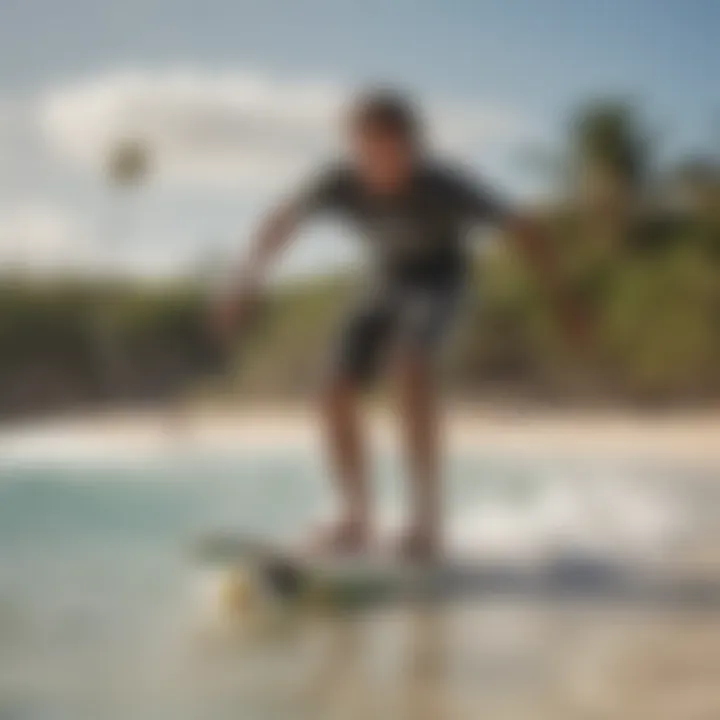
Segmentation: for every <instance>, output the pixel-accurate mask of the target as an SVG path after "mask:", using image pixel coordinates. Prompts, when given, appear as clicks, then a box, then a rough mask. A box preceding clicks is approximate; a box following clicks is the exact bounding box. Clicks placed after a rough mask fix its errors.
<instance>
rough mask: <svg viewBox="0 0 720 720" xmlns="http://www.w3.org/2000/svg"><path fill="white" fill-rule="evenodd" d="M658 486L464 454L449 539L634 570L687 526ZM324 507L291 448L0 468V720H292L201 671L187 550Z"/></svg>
mask: <svg viewBox="0 0 720 720" xmlns="http://www.w3.org/2000/svg"><path fill="white" fill-rule="evenodd" d="M376 477H377V483H378V496H379V498H380V500H379V504H380V505H382V506H383V508H385V509H386V510H389V512H388V513H387V514H388V515H389V516H392V515H393V514H394V513H393V512H392V510H393V508H395V507H396V506H398V504H399V502H400V500H401V497H402V495H401V485H400V483H399V482H398V479H399V477H400V471H399V468H398V466H397V463H396V461H394V460H393V459H392V458H384V459H381V460H380V461H379V462H378V466H377V472H376ZM673 479H675V480H677V479H678V470H677V469H675V470H673V469H671V468H654V467H652V466H649V465H647V464H643V463H634V464H633V463H629V462H627V461H625V462H624V463H614V464H611V463H608V462H607V460H604V461H602V462H600V461H596V462H591V461H583V462H579V461H573V462H562V461H560V460H555V461H548V460H544V461H542V462H540V461H533V460H532V458H517V457H515V458H513V457H494V456H493V455H492V454H489V453H487V452H485V453H465V454H464V455H462V456H457V457H454V458H452V459H451V462H450V463H449V467H448V473H447V495H448V514H449V516H450V517H451V521H450V525H451V530H452V534H453V535H454V536H455V537H456V539H457V541H458V543H461V544H464V545H465V546H468V545H469V546H472V544H473V543H475V544H476V545H478V546H482V547H483V548H486V549H487V548H490V549H493V550H494V551H497V552H501V553H513V552H515V553H526V552H528V551H529V550H533V551H537V550H538V548H540V549H541V548H542V546H543V543H545V544H547V545H548V546H552V547H555V548H556V547H558V545H561V544H563V543H566V544H580V545H582V544H583V543H585V545H586V546H588V547H589V546H592V547H593V548H594V549H595V550H597V551H603V552H608V553H609V552H613V550H614V549H617V548H614V547H613V545H612V542H611V541H613V540H617V539H618V538H620V540H621V543H620V545H621V546H622V550H623V552H624V553H632V552H637V553H639V554H640V555H642V556H645V555H647V554H651V553H652V552H655V551H656V550H657V549H658V548H660V549H662V547H663V545H664V544H665V543H667V542H669V541H670V540H672V539H673V538H675V536H676V535H678V534H681V533H682V532H683V530H684V528H685V527H686V526H687V522H688V516H687V515H684V514H683V512H684V511H683V508H682V503H679V502H678V497H679V496H678V495H677V490H676V489H674V488H675V486H676V485H677V483H675V484H673V482H672V481H673ZM683 482H684V483H685V485H687V482H688V481H687V478H683ZM685 485H682V486H683V487H684V486H685ZM569 488H574V490H573V491H572V492H570V490H569ZM586 488H594V490H593V491H592V492H590V491H587V492H586ZM648 488H651V490H649V489H648ZM581 491H582V492H581ZM598 491H601V492H600V495H598ZM683 492H684V491H683ZM593 493H594V494H593ZM603 493H604V495H603ZM599 497H600V498H601V497H605V501H604V502H605V505H604V507H605V508H606V510H605V515H604V516H603V518H601V519H600V520H597V519H592V511H594V510H596V509H597V506H598V503H600V502H601V500H599V499H598V498H599ZM327 498H328V488H327V484H326V481H325V474H324V471H323V466H322V463H321V462H320V460H319V459H318V458H317V457H316V455H315V454H313V453H312V452H310V451H309V450H304V449H300V448H298V449H288V450H285V451H283V450H280V451H273V452H270V451H262V452H260V451H256V452H253V451H252V450H249V449H247V448H246V449H243V450H235V451H233V450H227V451H223V452H220V451H217V450H215V451H213V452H202V451H199V450H198V451H193V450H192V449H191V448H175V449H166V450H163V451H158V452H157V453H150V454H147V453H145V454H144V455H143V456H138V457H137V458H133V452H132V449H131V448H129V449H128V452H127V455H126V456H125V455H123V456H120V457H118V456H117V455H116V456H115V457H107V458H103V457H102V456H101V454H100V455H98V454H97V453H95V454H91V455H89V457H85V458H83V457H46V458H45V459H41V458H38V457H34V456H29V455H28V456H25V457H17V456H15V457H6V458H4V459H3V460H2V462H0V718H2V720H6V719H7V720H13V719H14V718H18V719H24V718H31V719H33V720H45V719H46V718H47V719H48V720H63V719H64V718H73V719H74V720H75V719H77V718H92V719H93V720H94V719H102V718H133V719H135V720H142V719H144V718H148V719H152V720H159V719H160V718H165V717H168V718H174V719H175V720H182V719H183V718H195V717H198V718H199V717H203V718H209V717H235V718H240V717H242V718H245V717H247V718H250V720H254V718H265V717H267V718H271V717H300V714H299V709H298V706H297V704H294V705H293V703H292V702H288V704H286V706H284V707H283V706H282V703H280V704H279V705H278V706H276V707H274V709H273V708H269V707H268V703H267V701H268V699H269V698H274V699H275V700H279V698H278V693H280V695H282V691H281V690H279V689H278V688H279V686H278V685H277V683H276V682H275V681H273V683H271V685H270V687H271V688H272V689H271V690H267V691H266V692H264V693H263V692H259V691H258V687H260V685H259V684H258V680H257V677H256V676H253V678H255V679H253V680H252V681H248V683H249V685H248V683H244V682H241V680H240V678H241V676H242V677H245V675H243V672H244V670H243V668H245V669H247V668H248V667H249V666H248V665H247V663H245V661H244V660H239V659H238V658H237V657H236V656H233V659H232V660H228V659H227V657H225V659H224V660H221V661H220V662H218V658H217V656H212V658H211V657H210V656H208V654H207V648H206V647H205V645H204V644H203V642H201V641H198V637H200V636H201V634H199V631H198V626H199V624H200V623H199V620H200V618H199V616H198V607H197V602H196V600H197V592H196V591H197V587H196V581H197V577H196V573H195V570H194V568H193V566H192V563H191V562H190V560H189V553H188V552H187V549H188V548H189V547H190V545H191V544H192V540H193V538H195V537H197V536H198V535H200V534H203V533H205V532H207V531H209V530H212V529H216V528H243V529H245V530H249V531H257V532H259V533H263V534H268V535H271V536H278V537H280V536H283V535H288V534H294V533H297V532H299V531H301V529H302V528H303V527H305V526H306V525H307V524H308V523H310V522H311V521H312V520H313V518H315V517H316V516H317V514H318V513H319V512H320V511H321V510H322V509H323V507H325V505H326V503H327ZM593 498H594V499H593ZM612 507H615V510H614V511H613V512H614V515H613V518H612V522H615V523H616V525H617V530H615V529H612V530H609V529H608V528H610V525H608V523H609V522H610V520H608V515H607V513H608V512H610V511H609V510H608V509H607V508H612ZM622 533H624V535H623V534H622ZM211 655H212V653H211ZM288 657H290V655H288V654H287V653H284V652H283V653H280V654H279V655H278V657H276V658H275V659H274V660H273V661H272V663H271V664H272V670H268V667H269V666H268V667H265V671H264V677H265V679H266V680H268V678H277V677H278V676H279V673H280V671H279V670H278V667H277V662H278V658H281V659H282V658H285V659H287V658H288ZM213 658H214V659H213ZM255 658H256V662H257V648H256V653H255ZM243 663H245V664H243ZM268 663H270V661H268ZM298 663H299V664H298V665H297V667H300V666H301V665H302V662H301V661H298ZM229 669H232V673H234V674H231V677H230V679H228V677H227V673H228V672H229V671H230V670H229ZM255 670H256V671H257V667H256V668H255ZM245 679H246V680H247V678H245ZM219 688H222V689H219ZM253 688H254V690H255V693H254V694H253V692H251V690H252V689H253ZM258 693H259V694H258ZM288 698H289V696H288ZM286 699H287V698H286ZM288 705H289V706H288ZM293 707H294V712H293Z"/></svg>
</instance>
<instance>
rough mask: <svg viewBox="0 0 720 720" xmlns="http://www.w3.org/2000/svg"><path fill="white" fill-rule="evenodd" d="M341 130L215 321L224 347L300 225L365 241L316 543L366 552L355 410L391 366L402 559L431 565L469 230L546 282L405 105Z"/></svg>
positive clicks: (368, 107) (386, 94) (476, 187)
mask: <svg viewBox="0 0 720 720" xmlns="http://www.w3.org/2000/svg"><path fill="white" fill-rule="evenodd" d="M345 122H346V128H345V129H346V138H347V153H346V155H347V157H346V159H344V160H342V161H338V162H336V163H333V164H332V165H330V166H327V167H324V168H322V169H321V171H320V172H318V173H317V174H315V175H313V176H312V178H311V179H309V180H308V181H307V182H306V183H305V184H304V186H303V187H301V188H300V189H299V191H298V192H297V193H296V194H295V195H294V196H293V197H291V198H290V199H288V200H286V201H284V202H282V203H280V204H279V206H278V207H277V208H275V209H274V210H273V211H272V212H271V213H270V214H269V215H268V217H267V218H266V220H265V221H264V222H263V223H262V225H261V227H260V229H259V232H258V234H257V237H256V238H255V241H254V242H253V243H252V245H251V249H250V252H249V254H248V256H247V258H246V260H245V262H244V264H243V266H242V269H241V272H240V273H239V275H238V276H237V277H236V279H235V281H234V283H233V288H232V291H231V292H230V293H228V295H227V296H226V297H225V298H224V300H223V301H222V302H221V303H220V304H219V306H218V308H217V312H216V314H215V321H216V323H217V326H218V329H219V330H220V331H221V332H222V333H224V334H225V335H226V336H227V334H229V333H231V332H233V331H235V330H236V329H237V327H238V326H239V325H241V324H242V322H243V320H245V319H247V317H248V316H249V314H250V311H251V310H252V308H253V306H254V305H255V302H256V300H257V298H258V296H259V294H260V292H261V290H262V286H263V280H264V278H265V277H266V274H267V271H268V269H269V267H270V265H271V263H272V261H273V260H274V259H275V258H276V257H277V255H278V253H279V252H280V251H281V250H282V249H283V248H284V247H285V246H287V244H288V242H289V241H290V239H291V238H292V237H293V235H294V233H295V231H296V230H297V228H298V226H299V225H300V224H301V223H302V222H303V221H305V220H307V219H308V218H310V217H311V216H314V215H317V214H319V213H335V214H337V215H339V216H340V217H341V218H342V219H343V220H345V221H347V222H348V223H349V224H351V226H352V227H353V228H354V229H356V230H357V231H358V233H359V234H360V235H361V236H363V237H364V239H365V246H366V248H367V251H368V253H369V254H370V256H371V259H372V263H371V267H372V271H371V272H370V273H369V276H368V279H367V283H366V285H365V292H364V294H363V295H362V297H361V299H360V301H359V302H358V303H357V304H356V305H355V307H354V308H353V309H352V311H351V312H350V313H349V314H348V316H347V318H346V320H345V323H344V325H343V326H342V329H341V331H340V333H339V336H338V338H337V342H336V344H335V346H334V349H333V353H332V362H331V367H330V369H329V371H328V373H327V375H326V381H325V384H324V391H323V396H322V416H323V420H324V427H325V431H326V436H327V443H328V450H329V455H330V460H331V463H332V466H333V470H334V473H335V478H336V487H337V491H338V494H339V498H340V501H341V514H340V517H339V518H338V519H337V521H336V522H335V523H333V524H332V526H330V527H328V528H326V529H325V530H324V531H323V533H322V538H321V543H322V544H323V545H324V546H325V547H327V548H329V549H331V550H333V551H338V552H360V551H362V550H363V549H365V548H366V547H367V546H368V543H369V542H370V540H371V536H372V532H371V524H372V522H371V512H370V498H369V489H368V478H367V473H368V467H367V466H368V463H367V456H366V452H365V450H364V446H363V442H362V433H361V426H360V422H359V417H358V409H359V408H358V405H359V400H360V396H361V394H362V391H363V389H364V388H365V387H366V386H367V385H368V383H370V382H371V381H372V380H373V379H374V378H375V377H376V376H377V374H378V373H379V372H380V371H381V370H383V369H386V368H388V367H392V368H393V370H394V377H395V379H396V380H397V383H396V388H397V397H398V408H399V418H400V422H401V425H402V429H403V436H404V440H405V444H406V451H407V463H408V470H409V476H410V483H411V498H412V507H411V512H410V517H411V522H410V524H409V527H408V528H407V529H406V531H405V533H404V534H403V536H402V537H401V538H400V540H399V546H400V550H401V552H403V553H404V554H407V555H409V556H412V557H416V558H426V557H432V556H433V555H434V554H435V553H437V551H438V550H439V548H440V543H441V498H440V495H441V492H440V491H441V489H440V477H439V458H440V447H439V445H440V442H439V436H440V434H439V432H438V424H439V408H438V397H437V386H436V379H437V365H438V360H439V359H440V355H441V352H442V349H443V347H444V345H445V344H446V341H447V339H448V337H449V336H450V334H451V330H452V328H453V326H454V325H455V323H456V320H457V318H458V315H459V310H460V307H461V302H462V299H463V293H464V289H465V287H466V284H467V281H468V280H469V274H470V269H471V262H470V256H469V254H468V251H467V249H466V243H465V239H466V236H467V234H468V231H469V230H470V229H471V228H472V227H473V226H474V225H477V224H488V223H489V224H493V225H499V226H502V229H503V231H504V233H505V236H506V237H508V238H512V239H513V244H514V246H515V247H516V248H517V249H518V250H519V251H520V252H521V253H522V254H523V255H524V256H525V257H526V259H527V260H528V261H529V262H530V264H531V266H532V267H533V268H534V269H535V270H537V271H538V272H539V273H540V274H541V277H542V278H543V279H544V280H545V281H546V284H547V287H548V288H549V289H550V290H551V291H553V292H557V289H556V288H557V283H555V282H554V276H553V263H552V259H551V257H550V256H549V254H548V253H547V252H546V248H545V246H544V244H543V243H542V241H541V237H540V235H539V234H538V232H537V230H536V228H535V226H534V224H533V223H532V222H531V221H530V220H529V219H527V218H522V217H520V216H519V215H517V214H516V213H515V212H513V210H512V209H511V208H510V207H509V206H508V205H507V204H506V203H505V202H504V201H503V200H501V199H499V197H498V195H497V194H496V193H495V192H494V191H493V190H491V189H490V188H489V187H488V186H486V185H485V184H484V183H480V182H479V181H477V180H470V179H468V177H467V176H466V175H465V173H464V172H463V171H461V170H460V169H459V168H456V167H453V166H452V165H450V164H448V163H445V162H443V161H441V160H439V159H438V158H436V157H433V155H432V153H431V150H430V148H429V143H428V142H427V139H426V136H425V133H424V128H423V123H422V121H421V118H420V116H419V113H418V112H417V109H416V108H415V107H414V105H413V104H412V102H410V101H409V100H408V99H407V98H405V97H403V96H402V95H401V94H398V93H395V92H392V91H387V90H383V91H372V92H369V93H367V94H364V95H362V96H360V97H359V98H357V99H356V100H355V101H354V102H353V103H352V104H351V106H350V109H349V111H348V113H347V117H346V118H345ZM557 297H558V298H559V294H558V295H557ZM565 305H566V304H565ZM391 359H392V362H391V363H390V362H389V361H390V360H391Z"/></svg>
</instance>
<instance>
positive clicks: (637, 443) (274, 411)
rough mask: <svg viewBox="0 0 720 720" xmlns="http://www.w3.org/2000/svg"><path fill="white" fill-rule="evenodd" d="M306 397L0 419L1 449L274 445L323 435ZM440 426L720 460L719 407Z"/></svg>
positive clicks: (505, 449)
mask: <svg viewBox="0 0 720 720" xmlns="http://www.w3.org/2000/svg"><path fill="white" fill-rule="evenodd" d="M314 411H315V408H314V407H313V406H312V405H307V406H282V407H279V406H269V405H264V406H250V407H238V408H237V409H228V408H222V409H207V408H205V409H202V410H199V409H193V410H192V411H191V412H190V411H189V412H186V413H185V414H180V413H178V412H171V411H159V410H153V411H118V412H114V413H103V414H97V415H92V416H88V415H84V416H77V417H66V418H62V419H48V420H45V421H42V422H37V421H36V422H33V423H26V424H23V425H17V426H6V427H5V429H3V430H2V431H0V449H2V448H3V447H6V446H7V445H8V444H9V443H17V442H20V441H23V440H28V439H29V438H34V440H35V441H41V442H42V441H43V440H44V441H45V442H51V443H52V444H53V445H54V446H55V447H63V446H65V445H73V444H75V443H76V442H78V441H79V440H80V439H82V444H83V445H87V446H91V445H95V446H96V447H97V448H98V449H99V448H100V447H101V446H102V447H105V448H107V447H118V448H123V447H124V448H128V447H132V448H133V449H136V450H138V449H139V450H142V449H148V450H151V449H152V448H154V447H158V445H162V444H166V443H167V442H169V441H170V442H178V441H179V442H183V443H191V444H193V445H196V446H198V447H202V446H207V447H220V448H222V447H226V448H233V447H236V448H242V447H247V448H249V449H263V450H271V449H272V448H273V447H275V446H283V447H287V446H298V445H308V444H317V445H318V446H319V445H320V444H321V434H320V430H321V427H320V423H319V421H318V417H317V415H316V414H315V412H314ZM368 428H369V429H370V431H371V434H372V436H373V438H374V440H375V441H377V442H378V443H380V444H385V443H388V442H397V441H399V440H400V438H399V437H398V427H397V424H396V423H395V422H394V418H393V417H392V416H391V414H390V413H388V412H384V411H373V412H372V413H371V416H370V417H368ZM445 429H446V435H447V438H448V442H449V445H450V447H451V448H452V449H462V450H469V449H477V450H482V451H491V452H500V453H508V454H514V453H526V452H528V453H531V454H533V455H534V456H561V457H576V456H588V455H591V456H594V457H598V456H600V457H602V456H609V457H638V458H652V459H655V460H663V459H666V460H668V461H673V462H675V461H677V462H682V463H689V464H693V465H695V464H698V465H702V466H706V467H707V466H708V465H711V466H715V465H717V467H718V469H719V470H720V411H717V412H705V413H701V412H694V413H689V412H686V413H675V414H666V415H643V416H641V415H633V414H630V413H622V412H598V411H588V412H581V411H549V410H543V411H540V410H532V411H511V410H508V409H503V408H487V407H477V408H476V407H467V406H466V407H457V406H456V407H453V408H449V410H448V412H447V423H446V425H445Z"/></svg>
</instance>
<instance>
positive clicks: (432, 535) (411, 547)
mask: <svg viewBox="0 0 720 720" xmlns="http://www.w3.org/2000/svg"><path fill="white" fill-rule="evenodd" d="M397 552H398V553H399V554H400V556H401V557H402V558H405V559H407V560H411V561H413V562H432V561H433V560H437V558H438V557H439V555H440V552H441V542H440V534H439V533H438V531H437V530H434V529H433V528H428V527H424V526H422V525H414V526H411V527H410V528H409V529H408V530H406V531H405V532H404V533H403V534H401V535H400V537H399V539H398V542H397Z"/></svg>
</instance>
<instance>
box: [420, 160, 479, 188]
mask: <svg viewBox="0 0 720 720" xmlns="http://www.w3.org/2000/svg"><path fill="white" fill-rule="evenodd" d="M422 175H423V177H424V179H425V181H426V182H427V183H429V184H430V185H434V186H435V187H437V188H438V189H447V190H450V191H453V190H457V189H461V188H467V187H472V186H473V185H474V184H476V183H478V184H479V180H477V178H476V177H475V174H474V173H472V172H471V171H470V170H469V169H468V168H466V167H464V166H463V165H462V164H461V163H459V162H453V161H452V160H428V161H427V162H425V164H424V165H423V169H422Z"/></svg>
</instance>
